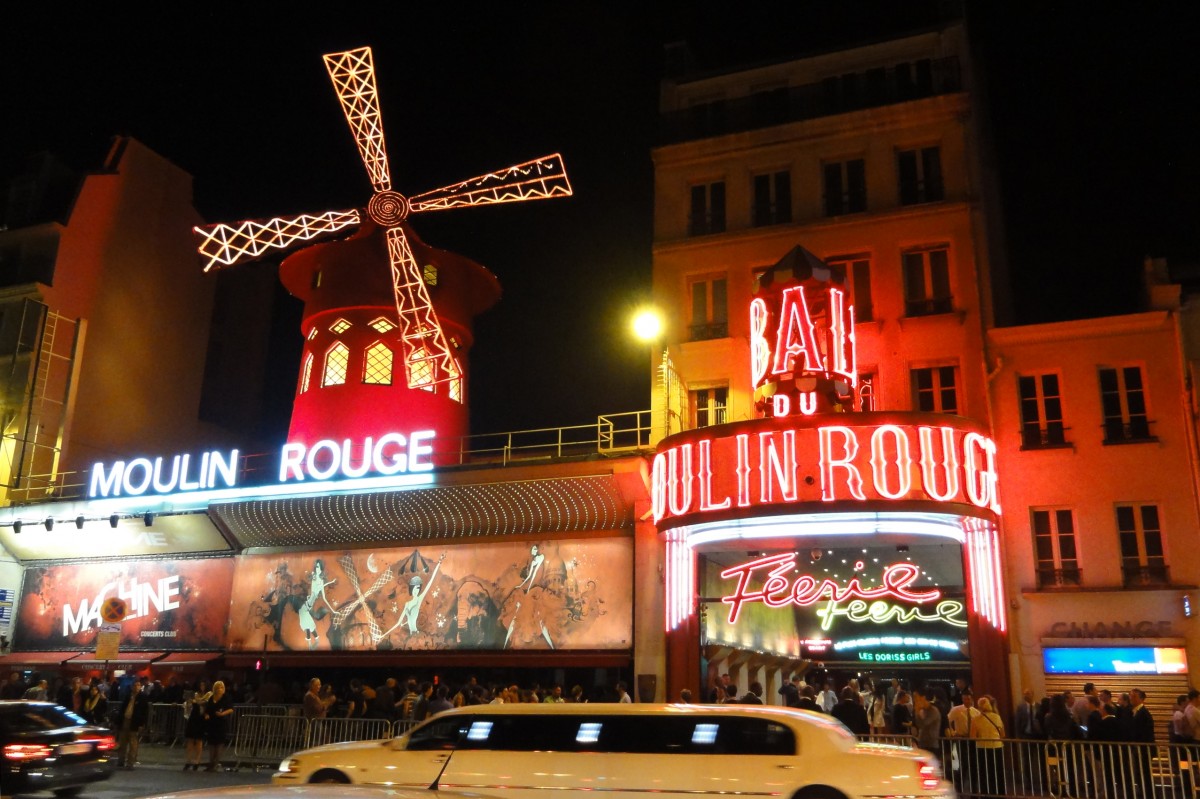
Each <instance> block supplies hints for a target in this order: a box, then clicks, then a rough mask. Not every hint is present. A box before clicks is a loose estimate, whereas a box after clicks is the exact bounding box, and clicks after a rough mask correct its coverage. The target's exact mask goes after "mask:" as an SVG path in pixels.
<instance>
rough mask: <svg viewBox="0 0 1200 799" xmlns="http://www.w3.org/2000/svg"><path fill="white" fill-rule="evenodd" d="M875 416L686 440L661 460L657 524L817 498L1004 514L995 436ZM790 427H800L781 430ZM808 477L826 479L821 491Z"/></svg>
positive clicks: (656, 475) (655, 485)
mask: <svg viewBox="0 0 1200 799" xmlns="http://www.w3.org/2000/svg"><path fill="white" fill-rule="evenodd" d="M871 416H877V417H882V416H884V414H878V415H875V414H871V415H867V414H854V415H853V418H851V417H850V415H845V416H844V417H843V418H846V421H847V422H849V424H826V425H820V426H817V425H816V424H815V422H814V420H805V419H803V418H801V419H796V420H782V419H781V420H778V421H777V422H776V425H775V426H774V427H773V428H772V429H769V430H761V429H759V430H757V431H755V432H735V433H734V434H733V435H728V434H727V435H724V436H721V435H716V436H714V435H711V434H710V435H704V434H703V433H702V432H697V433H689V434H683V435H682V436H678V437H676V440H679V439H680V438H684V439H688V440H685V441H684V442H683V443H676V444H674V445H668V446H667V447H666V448H664V449H663V450H662V451H660V452H659V453H658V454H656V455H655V456H654V471H653V482H652V494H651V501H652V505H653V510H654V519H655V521H656V522H661V521H662V520H664V519H669V518H672V517H682V516H688V515H692V514H704V513H709V512H714V511H723V510H729V509H732V508H735V507H736V508H749V507H752V506H755V505H775V504H780V503H783V504H790V503H798V502H810V501H818V500H819V501H822V502H834V501H837V500H859V501H866V500H868V499H876V500H880V499H882V500H906V499H914V500H927V501H928V500H933V501H937V502H961V503H970V504H972V505H975V506H976V507H979V508H988V509H991V510H993V511H995V512H997V513H998V512H999V511H1000V502H999V497H998V495H997V492H996V444H995V442H994V441H992V440H991V439H990V438H987V437H986V436H984V435H981V434H979V433H976V432H973V431H969V430H965V429H962V428H961V427H959V426H951V425H940V426H936V427H935V426H932V425H910V424H870V423H869V419H870V417H871ZM789 421H792V424H793V425H794V426H793V427H787V426H782V425H786V424H787V423H788V422H789ZM864 423H866V424H864ZM670 441H671V439H667V440H666V441H665V442H664V443H668V444H669V442H670ZM802 470H812V471H815V472H817V473H819V475H820V481H819V484H818V482H817V481H816V480H815V479H813V478H812V477H808V478H807V479H804V478H802V477H801V472H802ZM810 486H811V487H810Z"/></svg>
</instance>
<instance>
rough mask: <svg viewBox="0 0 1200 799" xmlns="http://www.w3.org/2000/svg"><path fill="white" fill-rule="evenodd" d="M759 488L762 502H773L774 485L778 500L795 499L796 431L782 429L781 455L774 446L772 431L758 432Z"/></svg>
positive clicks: (792, 500)
mask: <svg viewBox="0 0 1200 799" xmlns="http://www.w3.org/2000/svg"><path fill="white" fill-rule="evenodd" d="M758 463H759V488H760V491H761V497H762V501H763V502H775V501H776V500H775V487H776V486H778V487H779V495H780V496H779V501H781V502H795V501H796V469H797V466H798V464H797V463H796V431H795V430H785V431H783V457H782V459H781V458H780V456H779V450H778V449H777V448H776V446H775V434H774V433H759V434H758Z"/></svg>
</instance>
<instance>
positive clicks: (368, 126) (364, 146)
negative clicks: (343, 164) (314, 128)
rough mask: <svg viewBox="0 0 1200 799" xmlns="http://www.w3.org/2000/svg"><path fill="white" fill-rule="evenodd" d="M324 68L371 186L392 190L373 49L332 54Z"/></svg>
mask: <svg viewBox="0 0 1200 799" xmlns="http://www.w3.org/2000/svg"><path fill="white" fill-rule="evenodd" d="M325 69H327V70H328V71H329V79H330V80H332V81H333V88H334V90H336V91H337V96H338V100H339V101H340V102H341V104H342V111H343V112H344V113H345V114H346V121H347V122H349V123H350V130H351V132H352V133H353V134H354V142H355V144H357V145H358V154H359V155H361V156H362V160H363V164H364V165H365V166H366V167H367V174H368V175H370V177H371V185H372V186H373V187H374V188H375V191H377V192H380V191H389V190H391V188H392V178H391V175H390V174H389V173H388V161H387V152H386V151H385V150H384V147H383V119H382V118H381V117H380V115H379V91H378V89H377V88H376V87H375V65H374V63H373V60H372V58H371V48H370V47H360V48H358V49H357V50H347V51H346V52H344V53H329V54H328V55H326V56H325Z"/></svg>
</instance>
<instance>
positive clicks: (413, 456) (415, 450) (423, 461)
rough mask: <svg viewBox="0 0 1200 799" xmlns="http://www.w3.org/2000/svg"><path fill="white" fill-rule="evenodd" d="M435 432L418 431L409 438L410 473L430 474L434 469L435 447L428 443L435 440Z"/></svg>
mask: <svg viewBox="0 0 1200 799" xmlns="http://www.w3.org/2000/svg"><path fill="white" fill-rule="evenodd" d="M433 436H434V431H433V430H418V431H417V432H415V433H412V434H411V435H409V437H408V470H409V471H410V472H428V471H430V470H432V469H433V461H431V460H429V457H430V456H431V455H433V445H432V444H430V443H427V442H430V441H432V440H433Z"/></svg>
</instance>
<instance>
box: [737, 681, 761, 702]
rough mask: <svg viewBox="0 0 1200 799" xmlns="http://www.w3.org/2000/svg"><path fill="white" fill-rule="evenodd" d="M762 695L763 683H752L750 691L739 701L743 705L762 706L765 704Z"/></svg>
mask: <svg viewBox="0 0 1200 799" xmlns="http://www.w3.org/2000/svg"><path fill="white" fill-rule="evenodd" d="M762 695H763V687H762V683H760V682H752V683H750V690H749V691H747V692H746V695H745V696H743V697H742V698H741V699H740V700H738V701H739V702H740V703H741V704H743V705H761V704H762V703H763V700H762Z"/></svg>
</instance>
